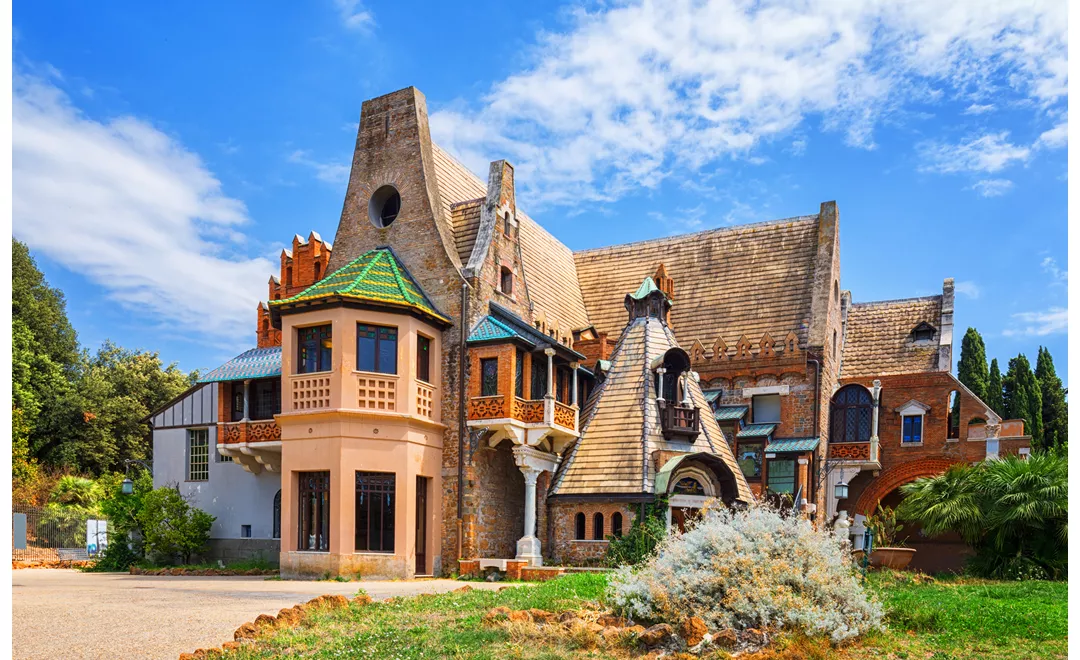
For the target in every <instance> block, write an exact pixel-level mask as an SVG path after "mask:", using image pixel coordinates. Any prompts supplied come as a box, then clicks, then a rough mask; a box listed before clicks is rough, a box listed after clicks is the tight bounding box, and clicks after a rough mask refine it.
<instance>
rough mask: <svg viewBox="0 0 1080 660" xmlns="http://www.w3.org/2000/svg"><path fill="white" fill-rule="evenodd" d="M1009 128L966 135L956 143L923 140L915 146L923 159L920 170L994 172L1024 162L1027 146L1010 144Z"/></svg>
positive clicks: (1027, 152)
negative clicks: (1007, 129) (997, 131)
mask: <svg viewBox="0 0 1080 660" xmlns="http://www.w3.org/2000/svg"><path fill="white" fill-rule="evenodd" d="M1008 138H1009V132H1008V131H1001V132H999V133H988V134H986V135H982V136H979V137H968V138H965V139H963V140H961V141H960V142H959V143H958V144H946V143H942V142H924V143H922V144H920V145H918V150H919V153H920V155H921V157H922V158H923V160H924V161H925V163H926V164H925V165H923V166H922V167H920V168H919V169H920V170H921V171H923V172H939V173H942V174H956V173H958V172H998V171H1000V170H1002V169H1004V168H1005V167H1007V166H1009V165H1011V164H1012V163H1013V162H1021V163H1022V162H1024V161H1026V160H1027V159H1028V158H1029V157H1030V156H1031V149H1030V148H1029V147H1023V146H1019V145H1015V144H1012V143H1011V142H1009V140H1008Z"/></svg>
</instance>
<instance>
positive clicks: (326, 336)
mask: <svg viewBox="0 0 1080 660" xmlns="http://www.w3.org/2000/svg"><path fill="white" fill-rule="evenodd" d="M326 329H329V330H328V332H322V331H324V330H326ZM315 332H318V333H319V334H318V335H317V336H314V337H312V338H310V339H305V338H304V334H305V333H315ZM326 341H329V342H330V346H329V348H327V347H326V346H325V345H324V344H325V342H326ZM312 342H314V348H315V349H316V350H315V360H314V361H315V368H314V369H312V370H311V371H308V370H307V369H306V365H307V361H306V360H305V359H304V351H305V349H307V348H309V347H310V346H309V344H311V343H312ZM324 362H328V364H324ZM333 368H334V324H333V323H322V324H319V325H309V326H304V327H301V328H297V329H296V368H295V369H294V371H295V373H297V374H319V373H326V372H329V371H332V370H333Z"/></svg>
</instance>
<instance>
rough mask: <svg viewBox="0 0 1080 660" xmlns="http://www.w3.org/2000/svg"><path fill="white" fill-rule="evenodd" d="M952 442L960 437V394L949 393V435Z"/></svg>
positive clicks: (955, 391) (955, 392) (956, 392)
mask: <svg viewBox="0 0 1080 660" xmlns="http://www.w3.org/2000/svg"><path fill="white" fill-rule="evenodd" d="M947 437H948V438H949V439H950V440H952V439H954V438H959V437H960V392H958V391H957V390H953V391H952V392H949V435H948V436H947Z"/></svg>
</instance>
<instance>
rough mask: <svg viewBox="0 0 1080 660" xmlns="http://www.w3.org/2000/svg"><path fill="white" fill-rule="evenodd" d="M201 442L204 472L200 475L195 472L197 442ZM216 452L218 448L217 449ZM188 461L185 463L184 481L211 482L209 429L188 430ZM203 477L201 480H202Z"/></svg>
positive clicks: (200, 448)
mask: <svg viewBox="0 0 1080 660" xmlns="http://www.w3.org/2000/svg"><path fill="white" fill-rule="evenodd" d="M196 440H198V441H201V442H202V446H201V447H199V450H200V454H201V455H202V456H201V458H202V465H201V467H202V470H200V471H199V472H198V473H196V472H195V462H194V460H195V453H194V451H193V450H194V449H195V448H196V447H195V441H196ZM215 450H216V447H215ZM186 453H187V456H186V457H185V458H186V459H187V460H186V461H185V468H186V470H185V477H187V478H186V479H184V481H189V482H203V481H210V429H208V428H194V429H187V452H186ZM200 477H201V478H200Z"/></svg>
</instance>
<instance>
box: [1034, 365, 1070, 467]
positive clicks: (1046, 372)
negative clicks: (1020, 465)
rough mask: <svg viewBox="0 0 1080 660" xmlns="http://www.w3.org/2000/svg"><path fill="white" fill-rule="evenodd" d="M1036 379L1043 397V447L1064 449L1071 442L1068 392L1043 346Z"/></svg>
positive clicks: (1036, 368) (1036, 370)
mask: <svg viewBox="0 0 1080 660" xmlns="http://www.w3.org/2000/svg"><path fill="white" fill-rule="evenodd" d="M1035 379H1036V380H1037V381H1038V382H1039V394H1040V395H1041V396H1042V422H1043V447H1045V448H1047V449H1053V448H1059V447H1064V446H1065V443H1066V442H1068V440H1069V409H1068V404H1067V403H1066V402H1065V396H1066V394H1067V393H1068V390H1066V389H1065V387H1064V386H1062V384H1061V379H1060V378H1058V375H1057V370H1055V369H1054V358H1053V357H1051V355H1050V350H1049V349H1047V348H1044V347H1042V346H1040V347H1039V358H1038V360H1036V362H1035Z"/></svg>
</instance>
